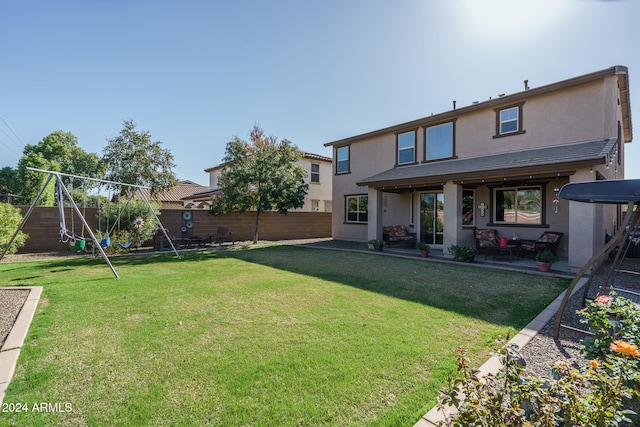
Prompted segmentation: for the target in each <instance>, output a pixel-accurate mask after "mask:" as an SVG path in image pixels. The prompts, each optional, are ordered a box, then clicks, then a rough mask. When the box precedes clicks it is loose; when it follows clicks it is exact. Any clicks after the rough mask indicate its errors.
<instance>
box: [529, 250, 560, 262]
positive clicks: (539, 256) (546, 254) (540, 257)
mask: <svg viewBox="0 0 640 427" xmlns="http://www.w3.org/2000/svg"><path fill="white" fill-rule="evenodd" d="M535 258H536V261H538V262H546V263H548V264H553V263H554V262H556V261H557V260H558V257H556V256H555V254H554V253H553V252H551V249H545V250H543V251H538V252H537V253H536V256H535Z"/></svg>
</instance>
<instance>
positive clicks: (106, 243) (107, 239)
mask: <svg viewBox="0 0 640 427" xmlns="http://www.w3.org/2000/svg"><path fill="white" fill-rule="evenodd" d="M110 245H111V237H105V238H104V239H102V240H100V247H101V248H102V249H107V248H108V247H109V246H110Z"/></svg>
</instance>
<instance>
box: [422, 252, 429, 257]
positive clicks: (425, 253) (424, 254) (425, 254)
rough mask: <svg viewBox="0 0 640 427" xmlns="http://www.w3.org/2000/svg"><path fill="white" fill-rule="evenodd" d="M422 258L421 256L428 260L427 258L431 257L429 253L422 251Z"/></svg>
mask: <svg viewBox="0 0 640 427" xmlns="http://www.w3.org/2000/svg"><path fill="white" fill-rule="evenodd" d="M420 256H421V257H422V258H426V257H428V256H429V251H420Z"/></svg>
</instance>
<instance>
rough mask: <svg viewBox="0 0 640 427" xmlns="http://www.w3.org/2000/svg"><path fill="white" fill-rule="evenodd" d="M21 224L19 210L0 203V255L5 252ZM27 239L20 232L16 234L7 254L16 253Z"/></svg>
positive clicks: (26, 236) (26, 235) (25, 235)
mask: <svg viewBox="0 0 640 427" xmlns="http://www.w3.org/2000/svg"><path fill="white" fill-rule="evenodd" d="M21 223H22V215H21V214H20V209H19V208H16V207H14V206H11V205H10V204H8V203H4V202H0V254H2V253H3V252H4V251H5V249H6V248H7V245H8V244H9V240H11V238H12V237H13V235H14V233H15V232H16V230H17V229H18V227H19V226H20V224H21ZM28 238H29V235H28V234H25V233H23V232H22V231H20V232H18V234H17V235H16V238H15V239H14V241H13V243H12V244H11V247H10V248H9V250H8V251H7V253H9V254H13V253H16V251H17V250H18V248H20V247H22V246H24V244H25V242H26V241H27V239H28Z"/></svg>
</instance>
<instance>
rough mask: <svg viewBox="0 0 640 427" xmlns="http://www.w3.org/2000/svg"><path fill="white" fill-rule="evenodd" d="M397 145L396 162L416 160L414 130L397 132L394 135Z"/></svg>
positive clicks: (403, 162)
mask: <svg viewBox="0 0 640 427" xmlns="http://www.w3.org/2000/svg"><path fill="white" fill-rule="evenodd" d="M396 145H397V147H398V158H397V159H396V162H397V164H399V165H405V164H407V163H415V161H416V131H414V130H412V131H410V132H404V133H399V134H397V135H396Z"/></svg>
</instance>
